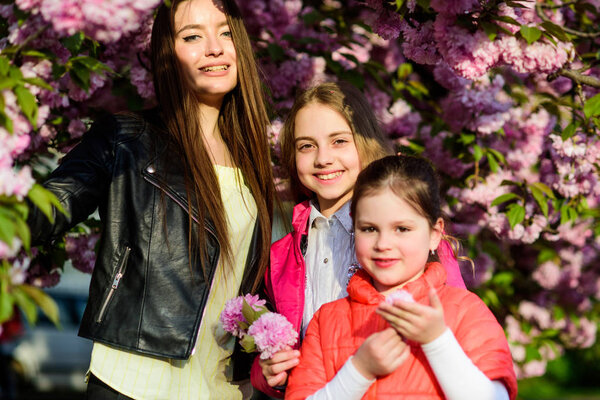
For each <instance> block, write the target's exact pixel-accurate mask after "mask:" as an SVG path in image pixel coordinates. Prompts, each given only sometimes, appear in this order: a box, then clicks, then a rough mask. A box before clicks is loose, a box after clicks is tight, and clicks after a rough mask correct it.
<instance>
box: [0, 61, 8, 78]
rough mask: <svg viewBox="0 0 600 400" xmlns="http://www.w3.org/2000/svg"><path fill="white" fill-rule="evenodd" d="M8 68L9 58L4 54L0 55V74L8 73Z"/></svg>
mask: <svg viewBox="0 0 600 400" xmlns="http://www.w3.org/2000/svg"><path fill="white" fill-rule="evenodd" d="M9 69H10V60H9V59H8V58H6V57H4V56H0V76H6V75H8V71H9Z"/></svg>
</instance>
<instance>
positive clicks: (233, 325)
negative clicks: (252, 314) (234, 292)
mask: <svg viewBox="0 0 600 400" xmlns="http://www.w3.org/2000/svg"><path fill="white" fill-rule="evenodd" d="M244 300H245V301H246V303H248V305H250V307H252V308H253V309H254V311H260V310H261V309H263V308H264V306H265V304H266V301H265V300H261V299H260V298H259V297H258V295H251V294H246V295H245V296H238V297H234V298H233V299H230V300H227V302H226V303H225V308H224V309H223V311H222V312H221V317H220V320H221V324H222V325H223V329H224V330H225V331H226V332H229V333H231V334H232V335H233V336H237V337H239V338H241V337H243V336H244V335H245V334H246V333H247V329H244V328H241V327H240V325H239V324H240V323H246V324H247V323H248V321H246V318H244V315H243V314H242V305H243V304H244Z"/></svg>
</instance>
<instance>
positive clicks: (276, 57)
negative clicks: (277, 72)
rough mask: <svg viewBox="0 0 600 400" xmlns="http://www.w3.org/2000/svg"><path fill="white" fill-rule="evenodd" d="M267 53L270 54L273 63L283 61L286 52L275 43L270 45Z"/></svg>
mask: <svg viewBox="0 0 600 400" xmlns="http://www.w3.org/2000/svg"><path fill="white" fill-rule="evenodd" d="M267 51H268V52H269V56H270V58H271V59H272V60H273V61H280V60H283V58H284V56H285V51H284V50H283V47H281V46H279V45H276V44H273V43H269V45H268V46H267Z"/></svg>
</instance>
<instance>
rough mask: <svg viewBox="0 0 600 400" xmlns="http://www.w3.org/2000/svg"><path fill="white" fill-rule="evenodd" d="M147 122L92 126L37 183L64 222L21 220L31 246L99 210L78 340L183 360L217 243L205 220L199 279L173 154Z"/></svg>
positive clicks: (123, 118)
mask: <svg viewBox="0 0 600 400" xmlns="http://www.w3.org/2000/svg"><path fill="white" fill-rule="evenodd" d="M150 120H151V119H150V118H149V117H148V116H145V117H143V118H142V117H138V116H133V115H115V116H110V117H108V118H105V119H103V120H101V121H100V122H97V123H96V124H94V125H93V127H92V128H91V129H90V131H89V132H87V133H86V134H85V135H84V137H83V139H82V141H81V143H80V144H78V145H77V146H76V147H75V148H74V149H73V150H72V151H70V152H69V153H68V154H67V155H66V156H65V157H64V158H63V160H62V162H61V164H60V166H59V167H58V168H57V169H56V170H55V171H54V172H53V173H52V174H51V176H50V178H49V179H48V180H47V181H46V182H45V183H44V186H45V187H46V188H47V189H49V190H51V191H52V192H53V193H54V194H55V195H56V196H57V197H58V199H59V201H60V202H61V204H62V205H63V206H64V208H65V209H66V211H67V212H68V214H69V216H68V217H66V216H64V215H61V214H60V213H58V214H57V215H56V219H55V221H54V223H53V224H50V223H49V221H48V220H47V219H46V217H45V216H43V215H42V214H41V213H40V212H39V210H36V209H35V208H34V209H33V210H32V212H31V214H30V218H29V221H28V223H29V226H30V228H31V231H32V241H33V242H34V243H43V242H51V241H52V240H53V239H56V238H58V237H60V236H61V235H62V234H63V233H64V232H65V231H66V230H67V229H69V228H71V227H72V226H74V225H75V224H77V223H79V222H81V221H84V220H85V219H86V218H87V217H88V216H89V215H90V214H91V213H92V212H94V210H96V208H98V210H99V214H100V219H101V221H102V224H103V232H102V237H101V239H100V241H99V251H98V257H97V260H96V265H95V267H94V271H93V273H92V280H91V284H90V295H89V300H88V304H87V307H86V309H85V313H84V316H83V321H82V323H81V327H80V330H79V335H80V336H83V337H86V338H89V339H92V340H94V341H97V342H101V343H106V344H109V345H112V346H115V347H119V348H122V349H127V350H133V351H136V352H140V353H144V354H149V355H154V356H159V357H168V358H175V359H187V358H188V357H189V356H190V354H191V352H192V349H193V347H194V344H195V341H196V336H197V333H198V327H199V326H200V320H201V319H202V315H203V311H204V307H205V304H206V299H207V296H208V293H209V290H210V286H211V282H212V278H213V274H214V271H215V268H216V266H217V262H218V258H219V249H220V246H219V243H218V242H217V239H216V237H215V235H214V233H213V232H214V227H213V224H212V222H211V221H209V220H205V221H203V224H202V226H203V228H204V229H206V231H207V233H208V234H207V250H208V251H207V253H208V259H206V260H204V266H205V269H206V272H207V275H208V276H207V277H206V278H204V276H203V274H202V268H201V265H200V261H199V260H196V259H194V260H192V262H191V263H190V259H189V253H188V232H189V230H188V227H189V220H188V212H187V210H188V202H187V197H186V191H185V186H184V179H183V175H182V173H181V166H180V163H178V159H177V157H174V156H173V155H169V156H170V157H165V151H166V149H167V146H166V142H165V139H164V138H165V134H164V132H161V130H160V129H159V128H157V124H153V123H151V122H149V121H150ZM165 218H166V222H165ZM194 219H195V220H196V222H197V218H195V217H194ZM193 225H194V228H193V229H196V228H197V226H198V224H193ZM259 229H260V227H259V226H258V223H257V224H256V226H255V228H254V235H253V238H252V242H251V244H250V250H249V254H248V258H247V265H246V270H245V273H244V277H243V282H242V286H241V288H240V293H248V292H250V287H251V285H252V281H253V279H254V277H255V275H256V268H257V267H258V265H257V264H258V263H257V260H258V250H257V245H258V242H259V239H258V238H259V235H258V233H259V232H258V231H259ZM248 368H249V367H248Z"/></svg>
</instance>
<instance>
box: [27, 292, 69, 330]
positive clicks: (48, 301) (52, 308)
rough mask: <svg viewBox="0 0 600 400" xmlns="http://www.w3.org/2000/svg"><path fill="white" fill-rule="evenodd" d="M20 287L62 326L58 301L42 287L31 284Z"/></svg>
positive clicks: (58, 325) (51, 318)
mask: <svg viewBox="0 0 600 400" xmlns="http://www.w3.org/2000/svg"><path fill="white" fill-rule="evenodd" d="M18 288H20V289H21V290H22V291H23V292H25V294H26V295H27V296H29V297H30V298H31V299H32V300H33V301H34V302H35V304H36V305H37V306H38V307H39V308H40V309H41V310H42V312H43V313H44V314H46V317H48V319H49V320H50V321H52V322H53V323H54V325H56V326H57V327H60V315H59V311H58V306H57V305H56V302H55V301H54V300H53V299H52V297H50V296H49V295H48V294H47V293H46V292H44V291H43V290H42V289H40V288H37V287H35V286H31V285H19V286H18Z"/></svg>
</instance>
